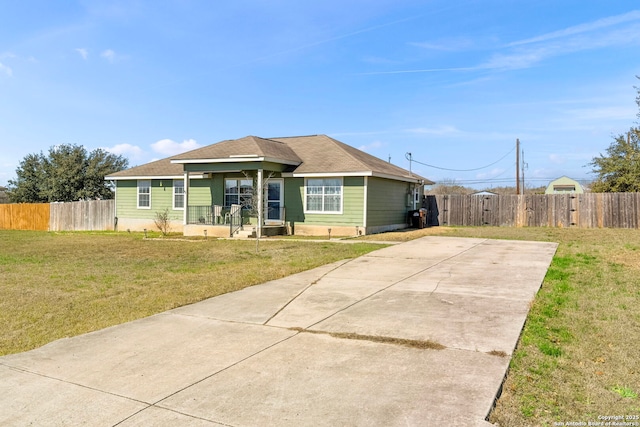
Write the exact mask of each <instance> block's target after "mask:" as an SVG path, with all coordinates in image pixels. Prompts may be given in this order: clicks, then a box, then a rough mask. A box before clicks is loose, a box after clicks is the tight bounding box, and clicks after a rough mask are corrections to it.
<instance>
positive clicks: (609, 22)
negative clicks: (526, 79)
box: [508, 10, 640, 46]
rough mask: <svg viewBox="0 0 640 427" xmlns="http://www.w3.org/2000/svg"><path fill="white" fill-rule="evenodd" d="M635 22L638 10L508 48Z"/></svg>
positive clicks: (576, 26)
mask: <svg viewBox="0 0 640 427" xmlns="http://www.w3.org/2000/svg"><path fill="white" fill-rule="evenodd" d="M637 20H640V10H633V11H631V12H628V13H625V14H622V15H616V16H609V17H607V18H602V19H599V20H597V21H594V22H587V23H585V24H580V25H575V26H572V27H568V28H565V29H562V30H558V31H553V32H551V33H546V34H542V35H540V36H536V37H532V38H529V39H525V40H520V41H516V42H513V43H509V44H508V46H519V45H524V44H530V43H538V42H543V41H547V40H554V39H558V38H563V37H567V36H572V35H575V34H582V33H586V32H591V31H595V30H599V29H601V28H606V27H610V26H613V25H618V24H622V23H625V22H630V21H637Z"/></svg>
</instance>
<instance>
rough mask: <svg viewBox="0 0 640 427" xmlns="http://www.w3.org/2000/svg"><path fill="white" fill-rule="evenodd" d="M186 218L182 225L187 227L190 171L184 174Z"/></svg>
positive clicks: (184, 217)
mask: <svg viewBox="0 0 640 427" xmlns="http://www.w3.org/2000/svg"><path fill="white" fill-rule="evenodd" d="M183 213H184V216H183V218H182V224H183V225H187V222H188V220H189V171H185V172H184V212H183Z"/></svg>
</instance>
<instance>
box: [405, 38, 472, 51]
mask: <svg viewBox="0 0 640 427" xmlns="http://www.w3.org/2000/svg"><path fill="white" fill-rule="evenodd" d="M409 45H410V46H416V47H420V48H423V49H428V50H442V51H458V50H465V49H468V48H470V47H472V46H473V41H472V40H470V39H467V38H463V37H457V38H446V39H441V40H436V41H433V42H418V43H416V42H414V43H409Z"/></svg>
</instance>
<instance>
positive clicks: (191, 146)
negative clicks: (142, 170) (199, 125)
mask: <svg viewBox="0 0 640 427" xmlns="http://www.w3.org/2000/svg"><path fill="white" fill-rule="evenodd" d="M151 148H152V149H153V151H155V152H156V153H160V154H164V155H166V156H172V155H174V154H180V153H184V152H185V151H190V150H195V149H196V148H200V144H198V143H197V142H196V140H195V139H185V140H184V141H182V142H175V141H173V140H171V139H161V140H160V141H158V142H154V143H153V144H151Z"/></svg>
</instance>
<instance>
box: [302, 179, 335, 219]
mask: <svg viewBox="0 0 640 427" xmlns="http://www.w3.org/2000/svg"><path fill="white" fill-rule="evenodd" d="M324 178H326V179H339V180H340V210H339V211H312V210H308V209H307V181H308V180H309V179H323V178H314V177H310V178H305V179H304V213H306V214H307V213H308V214H318V215H342V213H343V211H344V178H343V177H341V176H332V177H324ZM323 196H324V195H323Z"/></svg>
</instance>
